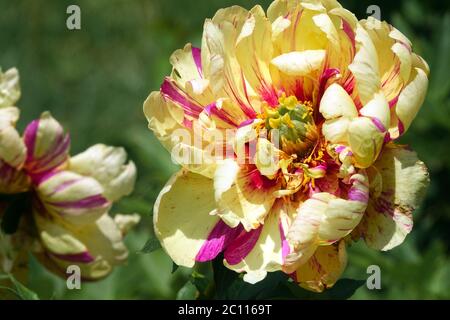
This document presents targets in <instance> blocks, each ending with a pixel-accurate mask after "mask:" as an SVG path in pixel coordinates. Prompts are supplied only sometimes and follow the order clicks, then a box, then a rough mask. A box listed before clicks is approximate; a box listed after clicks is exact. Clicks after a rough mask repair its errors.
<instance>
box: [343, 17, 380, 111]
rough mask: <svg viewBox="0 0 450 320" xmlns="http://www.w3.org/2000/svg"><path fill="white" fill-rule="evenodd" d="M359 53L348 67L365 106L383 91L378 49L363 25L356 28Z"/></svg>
mask: <svg viewBox="0 0 450 320" xmlns="http://www.w3.org/2000/svg"><path fill="white" fill-rule="evenodd" d="M355 40H356V47H357V50H358V51H357V53H356V56H355V58H354V60H353V62H352V63H351V64H350V65H349V66H348V68H349V69H350V71H351V72H352V73H353V75H354V77H355V79H356V89H357V91H358V95H359V98H360V99H361V102H362V104H363V105H365V104H366V103H368V102H369V101H370V100H372V99H373V95H374V94H375V93H377V92H379V91H380V89H381V79H380V74H379V62H378V56H377V51H376V48H375V46H374V44H373V42H372V40H371V38H370V36H369V34H368V33H367V31H366V30H364V28H363V27H362V26H361V25H358V26H357V28H356V38H355Z"/></svg>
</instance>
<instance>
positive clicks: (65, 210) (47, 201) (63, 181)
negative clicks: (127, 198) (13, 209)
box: [36, 171, 111, 225]
mask: <svg viewBox="0 0 450 320" xmlns="http://www.w3.org/2000/svg"><path fill="white" fill-rule="evenodd" d="M36 192H37V195H38V197H39V200H40V201H41V202H42V204H43V205H44V207H45V208H46V210H47V211H48V212H49V213H50V214H51V215H53V216H54V219H64V220H67V221H69V222H70V223H73V224H77V225H85V224H87V223H92V221H96V220H97V219H98V218H99V217H100V216H102V215H103V214H104V213H106V212H108V210H109V208H110V207H111V203H110V202H109V201H108V200H107V199H106V198H105V197H104V196H103V193H104V189H103V187H102V186H101V185H100V183H99V182H98V181H97V180H95V179H93V178H90V177H84V176H81V175H79V174H76V173H74V172H70V171H60V172H57V173H52V174H50V175H49V176H46V177H45V178H44V179H42V181H41V182H40V183H39V184H38V185H37V187H36Z"/></svg>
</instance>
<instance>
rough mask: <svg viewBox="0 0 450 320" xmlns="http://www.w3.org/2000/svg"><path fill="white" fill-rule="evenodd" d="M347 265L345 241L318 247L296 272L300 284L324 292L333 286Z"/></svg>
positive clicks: (308, 288)
mask: <svg viewBox="0 0 450 320" xmlns="http://www.w3.org/2000/svg"><path fill="white" fill-rule="evenodd" d="M346 265H347V253H346V250H345V241H340V242H339V244H335V245H330V246H321V247H319V248H317V250H316V251H315V253H314V255H313V256H312V257H311V258H310V259H309V260H308V261H307V262H306V263H305V264H303V265H302V266H300V267H299V268H298V269H297V270H296V272H295V279H296V281H297V282H298V283H299V285H300V286H301V287H303V288H305V289H307V290H311V291H314V292H323V291H324V290H325V289H329V288H331V287H333V285H334V284H335V283H336V281H337V280H339V278H340V277H341V275H342V273H343V272H344V270H345V267H346Z"/></svg>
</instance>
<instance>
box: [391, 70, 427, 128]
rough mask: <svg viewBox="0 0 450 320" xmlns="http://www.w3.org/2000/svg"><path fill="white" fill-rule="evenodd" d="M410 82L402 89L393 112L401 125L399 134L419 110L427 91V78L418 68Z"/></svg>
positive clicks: (408, 125)
mask: <svg viewBox="0 0 450 320" xmlns="http://www.w3.org/2000/svg"><path fill="white" fill-rule="evenodd" d="M411 79H412V81H411V82H410V83H409V84H408V85H407V86H406V87H405V88H404V89H403V91H402V93H401V94H400V96H399V98H398V103H397V106H396V107H395V112H396V114H397V117H398V119H399V120H400V121H401V123H402V125H403V129H401V130H400V134H403V133H404V132H406V131H407V130H408V129H409V127H410V126H411V123H412V121H413V120H414V118H415V117H416V115H417V113H418V112H419V110H420V107H421V106H422V104H423V102H424V101H425V96H426V93H427V89H428V77H427V75H426V73H425V71H423V70H422V69H420V68H415V69H414V70H413V72H412V74H411Z"/></svg>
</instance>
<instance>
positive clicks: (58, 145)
mask: <svg viewBox="0 0 450 320" xmlns="http://www.w3.org/2000/svg"><path fill="white" fill-rule="evenodd" d="M24 141H25V145H26V146H27V149H28V152H27V159H26V162H25V169H26V171H27V172H28V174H29V175H30V176H32V177H33V178H35V180H36V181H38V180H39V179H40V177H41V176H42V175H45V174H46V173H48V172H50V171H52V170H54V169H55V168H57V167H60V166H61V165H63V164H64V163H65V162H66V161H67V159H68V153H69V148H70V137H69V135H68V134H66V133H64V129H63V128H62V126H61V125H60V124H59V122H58V121H56V120H55V119H54V118H53V117H52V116H51V115H50V113H48V112H44V113H43V114H42V115H41V117H40V118H39V119H37V120H34V121H32V122H31V123H30V124H29V125H28V126H27V128H26V129H25V133H24Z"/></svg>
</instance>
